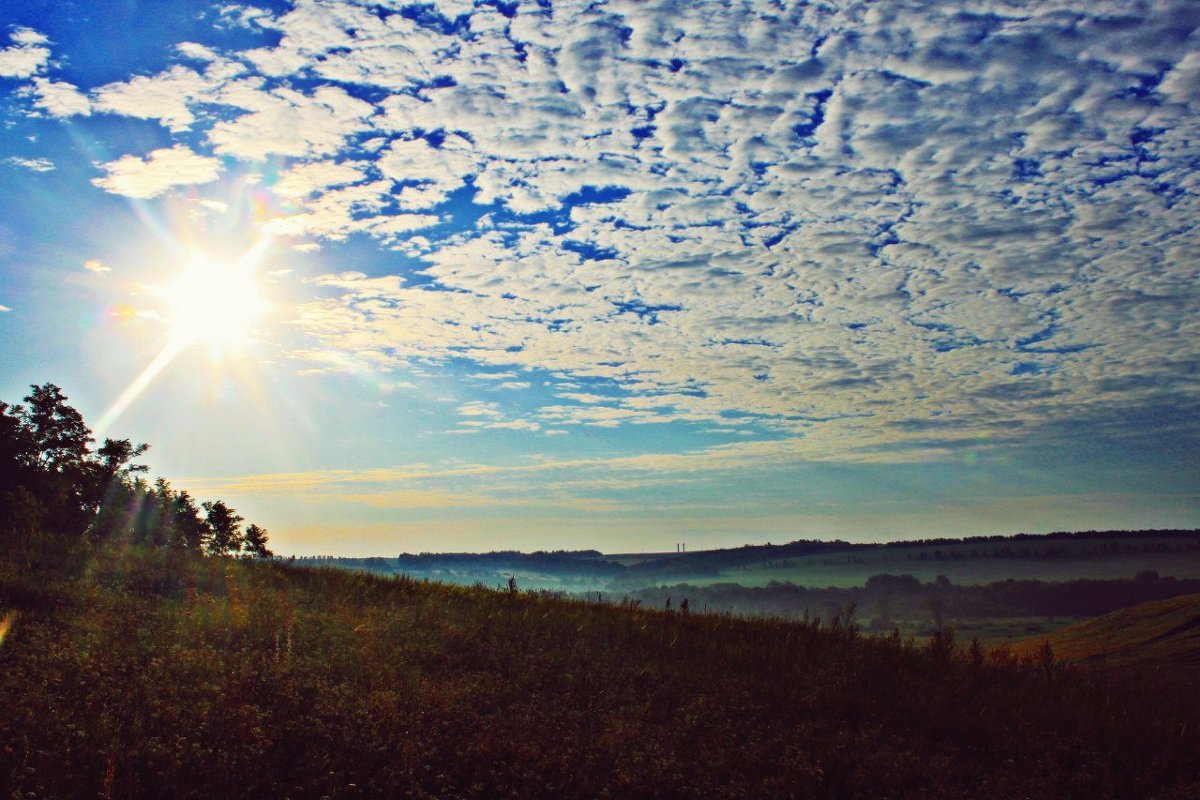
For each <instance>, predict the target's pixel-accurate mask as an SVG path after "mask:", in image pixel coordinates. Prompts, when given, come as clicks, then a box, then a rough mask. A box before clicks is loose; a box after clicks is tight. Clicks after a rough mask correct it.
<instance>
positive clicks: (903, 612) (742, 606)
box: [614, 570, 1200, 629]
mask: <svg viewBox="0 0 1200 800" xmlns="http://www.w3.org/2000/svg"><path fill="white" fill-rule="evenodd" d="M1196 593H1200V580H1197V579H1194V578H1182V579H1177V578H1173V577H1160V576H1159V575H1158V573H1157V572H1154V571H1152V570H1145V571H1142V572H1139V573H1138V574H1137V575H1136V577H1133V578H1130V579H1081V580H1072V581H1061V582H1058V581H1055V582H1048V581H1038V580H1013V579H1008V580H1003V581H996V582H994V583H989V584H980V585H969V586H961V585H956V584H953V583H951V582H950V580H949V579H947V578H946V577H945V576H944V575H939V576H938V577H937V579H935V580H933V581H930V582H929V583H921V581H920V580H918V579H917V578H916V577H914V576H912V575H890V574H886V573H885V574H879V575H872V576H871V577H870V578H868V579H867V581H866V585H865V586H858V587H849V588H838V587H829V588H810V587H805V586H799V585H797V584H794V583H790V582H787V581H782V582H780V581H772V582H771V583H769V584H768V585H767V586H742V585H741V584H737V583H714V584H710V585H708V586H695V585H690V584H687V583H679V584H675V585H673V586H659V587H653V588H644V589H638V590H634V591H627V592H623V595H624V596H625V597H627V598H629V599H631V600H634V601H638V602H640V603H643V604H644V605H646V606H647V607H649V608H662V607H664V603H665V602H667V601H669V599H670V598H672V597H674V598H682V597H686V598H689V599H690V601H691V607H692V608H693V609H708V610H710V611H732V612H734V613H738V614H749V615H769V616H782V617H793V618H800V617H803V616H804V615H806V614H812V615H824V616H825V617H826V618H832V617H833V616H835V615H836V614H838V613H839V612H841V611H842V610H844V609H846V608H850V607H854V608H855V609H857V612H858V613H859V614H860V615H862V616H863V617H864V618H868V619H870V621H871V623H872V627H875V628H879V627H882V628H884V629H890V627H891V624H892V622H893V621H894V620H910V621H911V620H929V621H933V622H935V623H938V622H940V618H942V617H945V618H1004V617H1034V616H1085V617H1091V616H1097V615H1100V614H1107V613H1109V612H1110V611H1115V610H1117V609H1119V608H1127V607H1129V606H1132V605H1137V604H1138V603H1145V602H1148V601H1151V600H1166V599H1168V598H1171V597H1178V596H1180V595H1185V594H1196ZM616 596H617V595H614V598H615V597H616Z"/></svg>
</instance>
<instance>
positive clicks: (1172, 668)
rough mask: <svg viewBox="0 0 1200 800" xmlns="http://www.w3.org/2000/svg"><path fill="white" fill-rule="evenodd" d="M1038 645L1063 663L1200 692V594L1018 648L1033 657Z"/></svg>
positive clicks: (1142, 606) (1094, 621) (1141, 608)
mask: <svg viewBox="0 0 1200 800" xmlns="http://www.w3.org/2000/svg"><path fill="white" fill-rule="evenodd" d="M1043 641H1048V642H1049V643H1050V645H1051V647H1052V648H1053V652H1054V654H1055V655H1056V657H1058V658H1061V659H1064V660H1067V661H1075V662H1087V663H1091V664H1096V665H1103V666H1104V667H1106V668H1110V669H1115V670H1117V671H1118V672H1120V673H1122V674H1131V675H1134V676H1136V677H1141V678H1149V679H1153V680H1154V681H1156V682H1159V683H1163V682H1166V683H1170V684H1172V685H1178V686H1183V687H1190V688H1192V689H1200V594H1193V595H1187V596H1185V597H1175V598H1172V599H1170V600H1159V601H1156V602H1152V603H1141V604H1140V605H1136V606H1133V607H1132V608H1124V609H1121V610H1119V611H1114V612H1113V613H1111V614H1105V615H1103V616H1100V617H1096V618H1094V619H1089V620H1086V621H1084V622H1080V623H1078V624H1076V625H1071V626H1069V627H1066V628H1063V629H1061V630H1058V631H1056V632H1054V633H1052V634H1049V635H1047V636H1043V637H1038V638H1036V639H1031V640H1029V641H1027V642H1025V643H1023V644H1022V645H1020V647H1019V648H1018V649H1019V650H1020V651H1021V652H1027V653H1034V652H1036V651H1037V649H1038V648H1039V647H1040V646H1041V643H1042V642H1043Z"/></svg>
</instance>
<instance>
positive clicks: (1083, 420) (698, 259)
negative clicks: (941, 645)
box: [0, 0, 1200, 555]
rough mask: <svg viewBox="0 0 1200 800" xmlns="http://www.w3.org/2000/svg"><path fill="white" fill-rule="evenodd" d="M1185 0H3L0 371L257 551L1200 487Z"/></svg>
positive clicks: (801, 518)
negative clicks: (67, 409)
mask: <svg viewBox="0 0 1200 800" xmlns="http://www.w3.org/2000/svg"><path fill="white" fill-rule="evenodd" d="M1198 200H1200V13H1197V8H1196V4H1195V2H1194V0H1153V1H1151V2H1128V1H1126V0H1122V1H1121V2H1105V1H1103V0H1101V1H1100V2H1094V3H1088V4H1081V3H1078V2H1056V1H1055V0H1045V1H1044V2H1040V1H1039V2H991V1H990V0H980V1H979V2H972V3H955V2H927V3H921V2H899V1H896V2H893V1H891V0H883V1H882V2H874V3H859V2H811V3H795V2H783V1H782V0H780V1H778V2H766V1H765V0H764V1H763V2H732V1H730V2H706V1H705V0H679V1H678V2H671V1H669V0H663V1H662V2H654V1H652V0H645V1H643V0H638V1H637V2H616V1H614V2H602V1H600V0H596V1H594V2H558V0H537V1H536V2H523V1H522V2H512V3H509V2H502V1H500V0H496V2H485V1H484V0H476V1H475V2H472V0H441V1H440V2H437V3H425V4H409V3H404V2H369V3H368V2H355V1H354V0H300V1H299V2H296V3H294V4H292V3H286V2H278V3H255V4H253V5H246V4H238V3H222V2H217V3H207V2H190V1H189V2H169V3H168V2H154V3H150V2H137V1H136V0H106V2H97V1H96V0H89V1H88V2H71V1H66V0H60V1H56V2H36V1H31V0H23V1H22V2H20V3H15V2H4V3H0V399H4V400H7V401H8V402H10V403H11V402H16V401H19V400H20V398H21V397H22V396H23V395H24V394H25V393H27V391H28V389H29V386H30V384H42V383H45V382H52V383H55V384H57V385H59V386H61V387H62V389H63V391H64V392H65V393H66V395H67V396H68V397H69V398H70V400H69V402H70V403H71V404H72V405H74V406H75V407H76V408H78V409H79V410H80V411H81V412H82V413H83V414H84V416H85V418H86V419H87V420H88V421H89V423H90V424H91V425H92V427H93V428H94V429H95V430H96V433H97V435H98V436H99V437H103V436H113V437H116V438H129V439H133V440H134V441H139V442H140V441H144V442H148V443H149V444H150V445H151V450H150V451H149V453H148V454H147V455H146V457H145V460H146V463H148V464H149V466H150V467H151V474H152V475H162V476H164V477H166V478H168V479H169V480H171V481H172V483H173V484H174V485H175V486H176V487H178V488H183V489H187V490H189V491H190V492H191V493H192V494H193V495H195V496H197V497H199V498H201V499H209V498H221V499H224V500H226V501H227V502H228V503H229V504H230V505H233V506H234V507H236V508H237V509H238V510H239V511H240V512H241V513H242V514H244V515H245V516H246V517H247V518H248V519H250V520H252V521H254V522H257V523H258V524H259V525H262V526H263V527H265V528H267V530H268V531H269V532H270V534H271V541H272V545H273V547H274V549H275V550H276V551H277V552H280V553H284V554H288V553H296V554H337V555H394V554H397V553H400V552H420V551H467V550H498V549H521V550H533V549H578V548H595V549H598V550H602V551H605V552H638V551H672V549H673V547H674V546H675V544H676V543H679V542H686V543H687V546H688V549H689V550H699V549H702V548H708V547H721V546H736V545H741V544H746V543H763V542H768V541H773V542H783V541H790V540H793V539H798V538H819V539H832V538H841V539H846V540H851V541H882V540H890V539H908V538H923V537H929V536H965V535H980V534H997V533H999V534H1005V533H1016V532H1020V531H1025V532H1043V531H1052V530H1078V529H1101V528H1152V527H1200V446H1198V445H1200V313H1198V312H1200V232H1198V230H1197V225H1198V224H1200V203H1198Z"/></svg>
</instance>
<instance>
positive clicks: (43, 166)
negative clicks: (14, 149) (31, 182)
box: [4, 156, 54, 172]
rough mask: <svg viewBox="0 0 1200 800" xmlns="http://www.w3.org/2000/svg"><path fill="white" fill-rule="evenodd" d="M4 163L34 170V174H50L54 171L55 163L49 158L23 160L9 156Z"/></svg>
mask: <svg viewBox="0 0 1200 800" xmlns="http://www.w3.org/2000/svg"><path fill="white" fill-rule="evenodd" d="M4 163H6V164H12V165H13V166H14V167H21V168H22V169H28V170H32V171H33V172H50V171H52V170H53V169H54V162H53V161H51V160H50V159H48V158H21V157H20V156H9V157H8V158H6V159H4Z"/></svg>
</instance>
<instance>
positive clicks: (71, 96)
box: [33, 78, 92, 117]
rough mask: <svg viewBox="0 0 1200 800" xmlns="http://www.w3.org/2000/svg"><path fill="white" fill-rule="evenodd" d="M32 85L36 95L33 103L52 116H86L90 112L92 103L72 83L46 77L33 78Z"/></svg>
mask: <svg viewBox="0 0 1200 800" xmlns="http://www.w3.org/2000/svg"><path fill="white" fill-rule="evenodd" d="M33 86H34V94H35V95H36V96H37V99H36V100H35V101H34V105H35V106H36V107H38V108H40V109H42V110H43V111H45V112H46V113H47V114H49V115H50V116H52V117H70V116H75V115H78V116H85V117H86V116H87V115H88V114H90V113H92V104H91V102H89V101H88V99H87V95H85V94H83V93H82V92H80V91H79V89H78V88H76V87H75V86H73V85H72V84H69V83H66V82H63V81H52V80H49V79H48V78H34V79H33Z"/></svg>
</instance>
